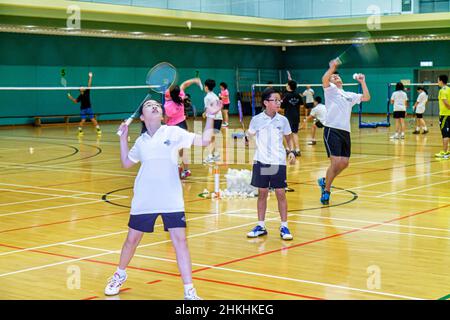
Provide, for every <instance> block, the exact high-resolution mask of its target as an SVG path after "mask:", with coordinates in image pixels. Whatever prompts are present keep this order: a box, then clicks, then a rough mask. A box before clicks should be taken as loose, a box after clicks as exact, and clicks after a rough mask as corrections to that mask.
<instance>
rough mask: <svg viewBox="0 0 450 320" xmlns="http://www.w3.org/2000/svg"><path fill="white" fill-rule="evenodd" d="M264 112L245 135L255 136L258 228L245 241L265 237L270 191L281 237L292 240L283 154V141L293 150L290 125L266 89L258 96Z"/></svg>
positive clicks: (292, 157) (273, 93)
mask: <svg viewBox="0 0 450 320" xmlns="http://www.w3.org/2000/svg"><path fill="white" fill-rule="evenodd" d="M261 101H262V103H263V106H264V107H265V110H264V111H263V112H261V113H259V114H258V115H256V116H254V117H253V118H252V120H251V121H250V125H249V128H248V131H247V134H248V135H250V136H256V152H255V156H254V159H253V160H254V163H253V171H252V181H251V185H252V186H254V187H256V188H258V203H257V208H258V225H257V226H256V227H255V228H253V230H252V231H250V232H249V233H247V237H248V238H256V237H260V236H264V235H266V234H267V229H266V226H265V222H264V220H265V217H266V209H267V196H268V194H269V188H273V189H275V194H276V196H277V200H278V209H279V211H280V217H281V227H280V237H281V238H282V239H283V240H292V239H293V236H292V234H291V232H290V231H289V229H288V222H287V200H286V194H285V193H286V191H285V188H286V187H287V184H286V152H285V149H284V146H283V137H284V138H286V141H287V143H288V145H289V147H290V148H289V150H292V131H291V127H290V125H289V121H288V119H287V118H286V117H285V116H282V115H281V114H279V113H278V111H279V110H280V105H281V101H282V100H281V96H280V94H279V93H278V92H277V91H275V89H273V88H267V89H265V90H264V91H263V93H262V95H261ZM288 159H289V163H290V164H293V163H295V154H294V153H293V152H292V151H290V152H289V154H288Z"/></svg>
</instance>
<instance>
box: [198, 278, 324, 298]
mask: <svg viewBox="0 0 450 320" xmlns="http://www.w3.org/2000/svg"><path fill="white" fill-rule="evenodd" d="M192 279H194V280H200V281H206V282H213V283H219V284H224V285H229V286H233V287H239V288H246V289H253V290H258V291H265V292H270V293H278V294H282V295H286V296H293V297H300V298H305V299H310V300H325V299H322V298H317V297H313V296H306V295H303V294H298V293H292V292H285V291H278V290H272V289H265V288H259V287H254V286H248V285H244V284H238V283H232V282H228V281H219V280H213V279H206V278H199V277H193V278H192Z"/></svg>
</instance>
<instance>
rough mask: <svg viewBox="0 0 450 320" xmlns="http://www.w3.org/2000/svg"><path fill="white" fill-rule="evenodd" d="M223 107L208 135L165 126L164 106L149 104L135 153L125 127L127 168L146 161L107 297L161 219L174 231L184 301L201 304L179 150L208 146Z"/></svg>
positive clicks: (210, 111)
mask: <svg viewBox="0 0 450 320" xmlns="http://www.w3.org/2000/svg"><path fill="white" fill-rule="evenodd" d="M220 110H221V105H217V106H214V107H213V106H210V107H208V108H207V109H206V113H207V119H206V126H205V130H204V132H203V135H197V134H194V133H191V132H188V131H186V130H184V129H181V128H180V127H178V126H166V125H161V121H162V119H163V113H162V108H161V104H159V103H158V102H157V101H155V100H148V101H146V102H145V103H144V104H143V106H142V107H141V121H143V130H142V132H143V133H142V134H141V136H140V137H139V138H137V140H136V142H135V144H134V146H133V148H132V149H131V150H130V151H128V127H127V126H126V124H124V123H122V125H121V126H120V130H121V131H122V132H123V134H122V136H121V137H120V156H121V160H122V166H123V167H124V168H130V167H132V166H133V165H134V164H136V163H138V162H141V163H142V164H141V167H140V169H139V173H138V175H137V177H136V180H135V182H134V189H133V192H134V196H133V200H132V203H131V211H130V220H129V223H128V226H129V229H128V236H127V239H126V241H125V243H124V245H123V248H122V252H121V255H120V263H119V265H118V268H117V270H116V272H115V273H114V275H113V276H112V277H111V278H110V279H109V280H108V284H107V286H106V288H105V294H106V295H116V294H118V293H119V290H120V287H121V286H122V285H123V283H124V282H125V280H126V279H127V274H126V272H125V269H126V267H127V266H128V264H129V262H130V261H131V259H132V257H133V255H134V252H135V250H136V248H137V246H138V244H139V242H140V241H141V239H142V236H143V235H144V232H149V233H150V232H153V228H154V225H155V221H156V219H157V218H158V216H159V215H161V217H162V220H163V223H164V230H165V231H169V233H170V238H171V240H172V244H173V247H174V249H175V253H176V256H177V263H178V269H179V271H180V274H181V278H182V279H183V283H184V298H185V300H200V298H199V297H198V296H197V293H196V291H195V288H194V286H193V284H192V265H191V258H190V254H189V249H188V247H187V241H186V218H185V215H184V200H183V190H182V186H181V182H180V178H179V175H178V151H179V150H180V149H182V148H190V147H191V146H192V145H193V144H194V145H196V146H203V147H205V146H207V145H208V144H209V143H210V142H211V137H212V135H213V132H214V131H213V123H214V120H213V119H214V117H215V114H216V113H218V112H220Z"/></svg>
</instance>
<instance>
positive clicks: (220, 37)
mask: <svg viewBox="0 0 450 320" xmlns="http://www.w3.org/2000/svg"><path fill="white" fill-rule="evenodd" d="M214 38H216V39H221V40H223V39H228V37H225V36H217V37H214Z"/></svg>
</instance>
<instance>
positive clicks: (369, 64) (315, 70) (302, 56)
mask: <svg viewBox="0 0 450 320" xmlns="http://www.w3.org/2000/svg"><path fill="white" fill-rule="evenodd" d="M347 49H348V51H346V50H347ZM343 52H346V54H345V58H346V60H347V62H345V63H344V64H343V65H342V66H341V67H340V69H339V71H340V73H341V75H342V78H343V81H344V83H354V82H355V81H354V80H353V79H352V75H353V74H354V73H357V72H358V73H364V74H366V79H367V84H368V86H369V90H370V92H371V95H372V99H371V101H370V102H368V103H365V104H364V106H363V112H365V113H386V108H387V104H386V102H387V83H392V82H398V81H400V80H408V79H409V80H411V82H416V81H417V79H416V75H417V70H419V69H426V68H421V67H420V61H433V63H434V67H433V68H432V69H450V55H449V52H450V41H439V42H438V41H430V42H416V43H414V42H411V43H383V44H373V45H369V46H367V47H361V48H358V47H354V46H353V47H352V46H351V45H346V46H317V47H293V48H287V51H286V56H285V61H286V65H285V67H286V68H287V69H288V70H291V73H292V74H293V75H294V77H295V79H296V80H297V81H298V82H299V83H308V82H310V83H311V82H312V83H320V82H321V77H322V75H323V73H324V72H325V70H326V68H327V65H328V61H330V60H331V59H333V58H335V57H336V56H339V55H340V54H341V53H343ZM436 82H437V81H436ZM319 93H320V94H321V95H322V97H323V92H322V90H319ZM354 111H356V108H355V109H354Z"/></svg>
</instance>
